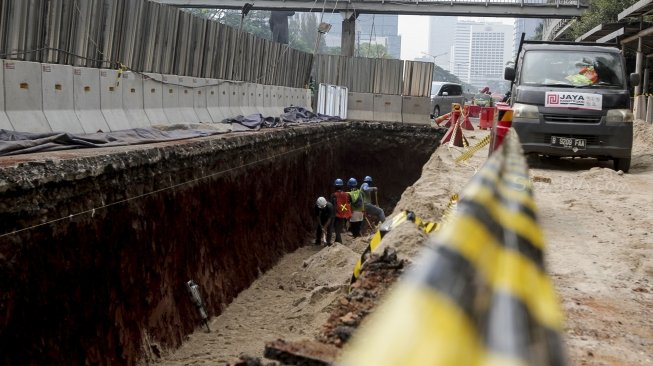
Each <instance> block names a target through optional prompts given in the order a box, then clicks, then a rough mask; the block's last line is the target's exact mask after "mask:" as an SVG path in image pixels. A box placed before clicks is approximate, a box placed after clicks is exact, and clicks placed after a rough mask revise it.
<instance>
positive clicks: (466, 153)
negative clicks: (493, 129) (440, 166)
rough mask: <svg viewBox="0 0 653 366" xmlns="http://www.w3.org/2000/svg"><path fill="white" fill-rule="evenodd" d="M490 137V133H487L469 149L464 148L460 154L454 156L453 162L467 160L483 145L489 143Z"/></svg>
mask: <svg viewBox="0 0 653 366" xmlns="http://www.w3.org/2000/svg"><path fill="white" fill-rule="evenodd" d="M490 138H491V135H487V136H485V137H483V138H482V139H481V141H479V142H477V143H476V144H475V145H474V146H472V147H470V148H469V149H466V150H465V151H464V152H463V153H462V155H460V156H459V157H457V158H456V160H455V162H456V163H460V162H463V161H467V160H469V159H470V158H471V157H472V156H474V154H476V153H477V152H478V151H479V150H481V149H482V148H483V147H485V146H486V145H487V144H489V143H490Z"/></svg>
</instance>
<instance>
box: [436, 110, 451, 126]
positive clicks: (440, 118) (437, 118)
mask: <svg viewBox="0 0 653 366" xmlns="http://www.w3.org/2000/svg"><path fill="white" fill-rule="evenodd" d="M449 117H451V113H447V114H443V115H441V116H440V117H436V118H434V119H433V121H435V124H437V125H438V126H439V125H440V123H442V122H444V121H445V120H447V119H449Z"/></svg>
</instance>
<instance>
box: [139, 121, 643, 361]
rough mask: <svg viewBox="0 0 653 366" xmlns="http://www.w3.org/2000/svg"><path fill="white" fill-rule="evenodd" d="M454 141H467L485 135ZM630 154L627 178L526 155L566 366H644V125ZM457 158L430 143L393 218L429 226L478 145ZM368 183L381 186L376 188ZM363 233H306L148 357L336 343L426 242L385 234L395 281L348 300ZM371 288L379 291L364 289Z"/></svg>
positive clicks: (380, 282) (477, 159)
mask: <svg viewBox="0 0 653 366" xmlns="http://www.w3.org/2000/svg"><path fill="white" fill-rule="evenodd" d="M465 134H466V136H468V137H469V142H470V144H474V143H476V142H478V141H479V140H480V139H481V138H482V137H483V136H485V135H487V134H488V132H487V131H479V130H476V131H473V132H467V131H466V132H465ZM633 148H634V150H633V160H632V166H631V170H630V172H629V173H626V174H623V173H621V172H616V171H614V170H612V169H611V165H612V162H611V161H604V162H598V161H596V160H594V159H569V158H564V159H550V158H544V157H529V158H528V162H529V165H530V166H531V171H530V175H531V180H532V182H533V186H534V192H535V198H536V202H537V205H538V208H539V221H540V224H541V226H542V228H543V230H544V235H545V240H546V242H547V243H548V248H547V252H546V262H547V266H548V271H549V273H550V275H551V277H552V280H553V282H554V284H555V287H556V290H557V293H558V295H559V297H560V304H561V307H562V309H563V311H564V313H565V316H566V329H565V334H564V339H565V342H566V346H567V347H566V348H567V352H568V358H569V361H570V362H569V364H571V365H652V364H653V209H652V208H653V128H652V127H651V125H649V124H646V123H644V122H639V121H638V122H636V123H635V141H634V147H633ZM459 153H460V152H459V151H458V149H455V148H454V149H449V148H447V147H445V146H442V147H440V148H439V149H438V150H437V151H436V152H435V153H434V154H433V156H432V157H431V159H430V160H429V162H428V163H427V164H426V165H425V166H424V169H423V172H422V176H421V178H420V179H419V180H418V181H416V182H415V183H414V184H413V185H412V186H411V187H408V189H406V191H405V192H404V194H403V195H402V197H401V200H400V201H399V203H398V204H397V206H396V208H395V213H397V212H399V211H400V210H404V209H409V210H412V211H414V212H415V213H416V214H417V215H418V216H420V217H422V218H423V219H425V220H430V221H437V220H438V219H439V218H440V216H441V215H442V212H443V210H444V208H445V207H446V204H447V202H448V200H449V197H450V195H451V194H452V193H456V192H459V191H461V190H462V187H463V186H464V184H465V183H466V182H467V181H468V180H469V178H470V177H471V176H472V175H473V174H474V173H475V168H477V167H479V166H481V165H482V163H483V161H484V160H485V158H486V157H487V148H486V149H484V150H481V151H479V152H478V153H476V154H475V155H474V156H473V157H472V158H471V159H470V160H468V161H467V162H466V163H465V164H463V165H457V164H455V163H454V162H453V158H452V157H455V156H457V155H459ZM364 174H365V172H361V175H364ZM327 178H328V179H331V177H325V179H327ZM378 183H379V184H380V185H381V188H380V189H383V187H382V182H378ZM308 219H310V218H309V217H307V220H308ZM461 235H464V233H461ZM370 238H371V235H367V236H364V237H362V238H356V239H354V238H352V237H351V236H350V235H345V237H344V239H345V240H344V245H340V244H335V245H333V246H329V247H324V246H314V245H311V243H312V239H311V238H307V240H306V246H305V247H303V248H300V249H298V250H296V251H295V252H293V253H289V254H288V255H286V256H285V257H284V258H283V259H281V260H280V261H279V263H278V264H277V265H276V266H275V267H274V268H273V269H271V270H270V271H268V272H267V273H265V274H262V275H261V276H260V278H259V279H258V280H256V281H255V282H254V283H253V284H252V285H251V286H250V287H249V288H248V289H247V290H245V291H243V292H242V293H241V294H240V295H239V296H238V297H237V298H236V299H235V300H234V301H233V302H232V303H231V304H230V305H229V306H227V307H226V308H225V310H224V312H223V313H222V314H221V315H219V316H217V317H213V318H212V319H211V320H210V327H211V330H212V332H211V333H207V332H206V331H205V330H203V328H201V327H199V326H198V328H197V331H196V332H195V333H194V334H192V335H190V336H189V337H188V339H187V341H186V342H185V343H184V344H183V346H182V347H181V348H179V349H177V350H162V357H160V358H158V357H152V355H150V357H149V360H148V361H149V362H150V363H155V364H160V365H223V364H234V363H235V362H236V360H237V359H238V358H239V357H240V356H241V355H242V354H245V355H249V356H252V357H259V358H262V356H263V350H264V347H265V343H266V342H270V341H275V340H277V339H283V340H286V341H299V340H319V341H321V342H325V343H331V344H335V345H341V343H342V339H346V338H347V337H348V336H349V333H350V332H349V329H351V330H353V328H355V327H356V326H357V324H359V323H360V321H361V318H362V317H363V316H364V315H365V314H367V313H368V312H369V311H370V309H369V308H373V306H374V304H376V303H377V302H378V301H380V300H379V298H380V297H382V294H383V292H384V290H385V289H386V288H387V287H388V286H390V282H391V281H389V280H388V278H390V280H392V279H394V278H395V277H396V276H397V275H399V274H400V273H401V271H402V268H403V267H402V265H401V260H402V259H403V260H405V261H406V262H405V263H406V264H407V265H410V261H411V259H412V258H415V256H417V255H419V250H420V248H421V247H422V246H423V245H425V243H426V239H427V236H426V234H424V233H423V232H421V231H419V230H418V229H416V228H415V226H414V225H412V224H410V223H405V224H402V225H401V226H399V228H397V229H396V230H393V231H391V232H390V233H389V234H388V235H386V236H385V237H384V239H383V241H382V243H381V246H380V247H379V249H378V250H377V252H382V251H383V250H384V248H386V247H392V248H394V249H395V250H396V252H397V254H398V256H399V258H400V261H399V262H398V263H399V264H398V265H397V263H395V262H392V261H390V262H392V263H390V262H388V263H386V265H382V266H380V267H383V268H385V269H382V270H386V271H388V270H389V271H390V272H391V273H392V274H394V275H393V276H375V275H371V276H368V277H367V278H366V275H365V273H364V275H363V277H364V278H366V280H365V281H364V282H363V284H362V285H358V286H359V287H360V286H363V287H365V289H366V290H365V291H361V292H359V293H356V292H355V291H354V295H353V296H352V295H351V294H350V295H349V296H347V288H348V283H349V279H350V278H351V275H352V270H353V268H354V264H355V263H356V261H357V260H358V258H359V257H360V253H362V252H363V251H364V249H365V248H366V246H367V244H368V242H369V240H370ZM271 240H274V238H271ZM381 262H383V261H381ZM380 267H379V268H380ZM371 272H372V273H373V272H374V271H371ZM375 286H376V287H378V289H377V290H376V291H371V290H372V289H373V288H374V287H375ZM347 309H349V310H347ZM371 311H373V309H372V310H371ZM342 333H346V334H344V335H343V334H342ZM338 334H339V335H338ZM353 336H354V337H355V333H354V335H353ZM268 362H271V361H269V360H265V361H264V362H263V364H267V363H268Z"/></svg>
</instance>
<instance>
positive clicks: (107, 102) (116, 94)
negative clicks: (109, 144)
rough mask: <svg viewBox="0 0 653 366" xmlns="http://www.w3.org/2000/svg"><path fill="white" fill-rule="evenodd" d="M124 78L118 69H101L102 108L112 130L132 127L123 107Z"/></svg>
mask: <svg viewBox="0 0 653 366" xmlns="http://www.w3.org/2000/svg"><path fill="white" fill-rule="evenodd" d="M122 94H123V93H122V78H120V74H119V73H118V70H100V109H101V110H102V115H103V116H104V119H105V120H106V121H107V124H108V125H109V128H110V129H111V131H119V130H127V129H130V128H131V125H130V124H129V118H128V117H127V114H125V110H124V108H123V107H122V99H123V98H122Z"/></svg>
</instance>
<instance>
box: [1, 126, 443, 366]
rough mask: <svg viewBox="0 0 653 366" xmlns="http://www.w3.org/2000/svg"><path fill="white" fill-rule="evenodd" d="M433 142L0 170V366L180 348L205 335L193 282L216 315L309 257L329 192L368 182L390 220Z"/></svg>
mask: <svg viewBox="0 0 653 366" xmlns="http://www.w3.org/2000/svg"><path fill="white" fill-rule="evenodd" d="M440 134H441V131H439V130H434V129H431V128H429V127H425V126H421V127H420V126H410V125H401V124H398V125H393V124H376V123H355V124H349V123H334V124H319V125H310V126H305V127H298V128H292V129H277V130H266V131H262V132H258V133H251V134H248V133H243V134H234V135H224V136H218V137H210V138H202V139H194V140H188V141H180V142H175V143H163V144H156V145H149V146H147V147H124V148H114V149H102V150H93V151H90V150H88V151H74V152H70V151H68V152H57V153H49V154H39V155H30V156H21V157H13V158H3V159H1V160H0V197H1V199H0V235H2V236H0V349H3V350H4V351H3V352H1V353H0V363H2V364H4V365H29V364H34V365H37V364H66V365H80V364H113V365H122V364H126V365H130V364H134V363H136V361H137V358H138V357H139V355H140V354H141V350H140V348H141V345H142V344H143V340H144V339H145V338H147V339H149V340H153V341H156V342H159V343H161V344H162V345H164V346H166V347H174V346H176V345H179V344H180V343H181V342H182V340H183V338H184V336H185V335H187V334H188V333H190V332H192V331H193V329H194V328H195V327H197V326H198V323H199V317H198V316H197V312H196V309H195V308H194V307H193V305H192V304H191V302H190V301H189V298H188V295H187V292H186V288H185V282H186V281H188V280H189V279H193V280H194V281H195V282H197V283H198V284H199V285H200V288H201V291H202V295H203V298H204V301H205V303H206V308H207V310H208V312H209V314H211V315H215V314H219V313H220V311H221V309H222V308H223V307H224V306H225V305H226V304H228V303H229V302H230V301H231V299H233V297H234V296H235V295H236V294H238V293H239V292H240V291H241V290H242V289H244V288H246V287H247V286H248V285H249V284H250V283H251V282H252V281H253V280H254V279H256V277H257V276H258V275H259V273H261V272H263V271H265V270H267V269H268V268H270V267H271V266H272V265H273V264H274V263H275V262H276V261H277V260H278V259H279V258H280V257H281V256H282V255H283V254H284V253H286V252H288V251H290V250H293V249H295V248H297V247H299V246H302V245H303V244H304V243H305V242H306V238H307V237H308V236H309V235H310V232H311V231H312V225H313V222H312V218H311V211H310V210H311V208H312V204H313V202H314V199H315V198H316V197H317V196H318V195H327V194H329V193H330V190H331V183H332V181H333V179H334V178H336V177H341V178H343V179H346V178H348V177H349V176H355V177H357V178H359V179H360V178H362V176H364V175H372V176H373V177H374V179H375V183H377V184H379V185H380V186H381V191H380V194H379V200H380V202H381V205H382V206H384V207H385V208H386V209H391V208H392V207H393V205H394V204H395V203H396V202H397V200H398V199H399V197H400V196H401V193H402V192H403V190H404V189H405V188H406V187H407V186H409V185H411V184H412V183H413V182H414V181H415V180H416V179H417V178H418V177H419V176H420V174H421V168H422V165H424V163H425V162H426V161H427V160H428V159H429V157H430V155H431V154H432V153H433V151H434V150H435V148H436V146H437V141H439V137H440ZM30 227H31V228H30ZM25 228H29V229H25ZM23 229H25V230H23ZM15 230H20V231H18V232H15V233H12V232H13V231H15ZM4 233H11V234H9V235H3V234H4ZM7 350H8V351H7Z"/></svg>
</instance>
